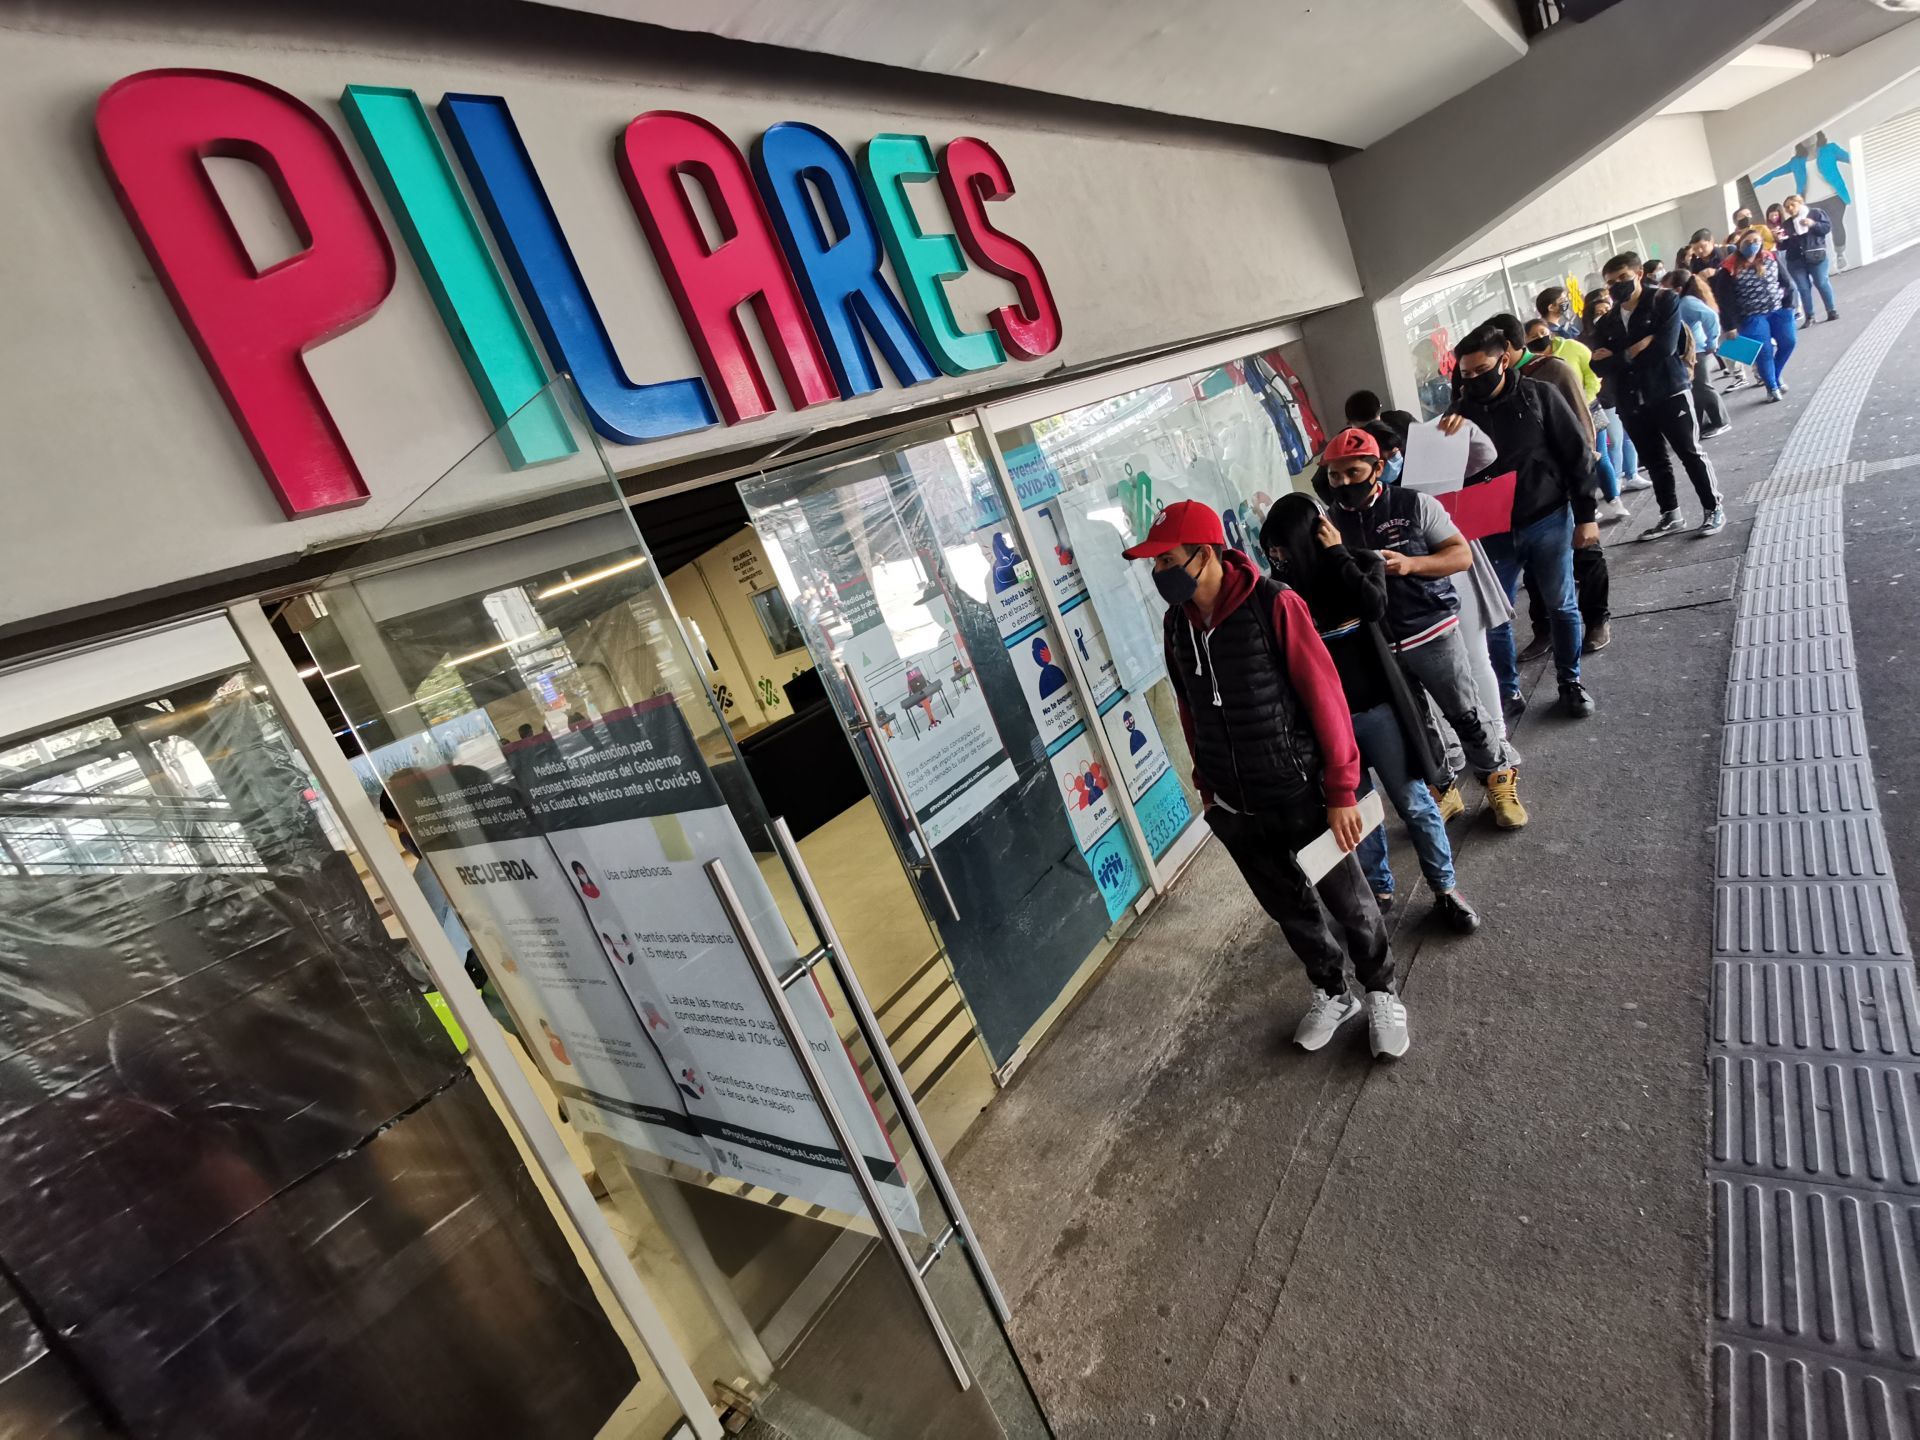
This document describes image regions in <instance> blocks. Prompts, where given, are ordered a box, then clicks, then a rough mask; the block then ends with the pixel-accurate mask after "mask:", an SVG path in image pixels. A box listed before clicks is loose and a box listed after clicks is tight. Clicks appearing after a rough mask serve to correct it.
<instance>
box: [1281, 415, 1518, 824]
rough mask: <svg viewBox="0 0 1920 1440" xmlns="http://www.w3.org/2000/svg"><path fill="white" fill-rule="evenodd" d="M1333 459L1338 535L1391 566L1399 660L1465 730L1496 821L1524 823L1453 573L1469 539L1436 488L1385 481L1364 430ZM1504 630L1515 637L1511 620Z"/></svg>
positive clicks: (1389, 623) (1392, 633)
mask: <svg viewBox="0 0 1920 1440" xmlns="http://www.w3.org/2000/svg"><path fill="white" fill-rule="evenodd" d="M1326 466H1327V485H1328V492H1329V493H1330V494H1331V495H1332V496H1333V499H1334V503H1333V510H1332V515H1333V522H1334V525H1335V527H1336V529H1337V531H1338V533H1339V535H1340V539H1341V542H1342V543H1343V544H1345V545H1346V546H1347V547H1348V548H1349V549H1356V550H1371V551H1374V552H1376V553H1378V554H1379V556H1380V559H1381V563H1382V565H1383V567H1384V569H1385V572H1386V577H1387V580H1386V590H1387V613H1386V622H1385V623H1386V632H1387V638H1388V639H1389V640H1390V641H1391V642H1392V644H1393V648H1394V651H1395V653H1396V654H1397V655H1398V656H1399V659H1400V665H1401V667H1402V668H1403V669H1404V670H1405V671H1406V672H1407V673H1408V674H1409V675H1411V676H1412V677H1413V678H1414V679H1415V680H1417V681H1419V682H1420V685H1421V687H1422V688H1423V689H1425V690H1426V692H1427V693H1428V694H1429V695H1431V696H1432V697H1433V700H1434V703H1435V704H1436V705H1438V706H1439V707H1440V713H1441V714H1442V715H1444V716H1446V717H1447V724H1449V725H1451V726H1452V727H1453V731H1454V733H1455V734H1456V735H1458V736H1459V737H1460V744H1461V747H1462V749H1463V750H1464V751H1465V753H1466V758H1467V760H1468V761H1469V762H1470V763H1471V764H1472V765H1473V768H1474V770H1475V771H1476V772H1477V773H1478V774H1479V776H1480V778H1481V779H1482V780H1483V781H1484V782H1485V783H1486V787H1487V800H1488V803H1489V804H1490V805H1491V806H1492V807H1493V816H1494V821H1495V823H1496V824H1498V825H1499V826H1500V828H1501V829H1503V830H1517V829H1519V828H1520V827H1521V826H1523V825H1525V824H1526V823H1527V811H1526V807H1525V806H1524V805H1522V804H1521V803H1520V773H1519V770H1518V768H1517V767H1518V766H1519V764H1520V755H1519V752H1518V751H1516V750H1515V749H1514V748H1513V745H1512V743H1511V742H1510V741H1509V740H1508V739H1507V732H1506V725H1505V724H1504V722H1503V721H1502V719H1501V717H1499V716H1497V715H1489V714H1487V713H1486V712H1485V711H1484V710H1483V708H1482V702H1481V697H1480V686H1479V682H1478V680H1477V678H1476V676H1475V674H1474V669H1473V666H1472V665H1471V664H1470V663H1469V661H1468V657H1467V647H1466V642H1465V639H1464V638H1463V637H1462V636H1461V633H1460V598H1459V596H1458V595H1457V594H1456V593H1455V590H1454V587H1453V582H1452V579H1451V577H1452V576H1455V575H1458V574H1460V573H1461V572H1462V571H1464V570H1466V569H1468V568H1469V567H1470V566H1471V565H1472V564H1473V552H1472V551H1471V550H1470V549H1469V548H1468V546H1467V542H1466V538H1465V537H1464V536H1462V535H1461V533H1460V531H1459V529H1458V527H1456V526H1455V525H1454V523H1453V520H1452V518H1451V517H1449V516H1448V514H1447V512H1446V511H1445V510H1443V509H1442V508H1441V507H1440V504H1439V502H1438V501H1436V500H1435V499H1434V498H1433V497H1432V496H1431V495H1425V494H1422V493H1421V492H1419V491H1417V490H1408V489H1405V488H1404V487H1402V488H1389V487H1388V486H1386V485H1383V484H1382V483H1381V458H1380V445H1379V442H1378V441H1377V440H1375V439H1374V437H1373V436H1371V435H1369V434H1368V433H1367V432H1366V431H1364V430H1342V431H1341V432H1340V433H1339V434H1338V435H1336V436H1334V437H1333V439H1331V440H1330V441H1328V442H1327V459H1326ZM1278 503H1279V502H1278V501H1276V502H1275V504H1276V505H1277V504H1278ZM1262 534H1263V535H1264V534H1265V532H1264V531H1263V532H1262ZM1507 633H1508V635H1509V637H1511V635H1512V628H1511V627H1510V626H1509V627H1508V631H1507ZM1508 643H1509V645H1511V643H1512V642H1511V639H1509V642H1508Z"/></svg>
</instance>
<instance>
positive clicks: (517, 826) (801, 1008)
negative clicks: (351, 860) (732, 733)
mask: <svg viewBox="0 0 1920 1440" xmlns="http://www.w3.org/2000/svg"><path fill="white" fill-rule="evenodd" d="M388 785H389V788H390V791H391V793H392V795H393V798H394V801H395V803H396V804H397V805H398V806H399V808H400V811H401V814H402V817H403V818H404V819H405V821H406V823H407V825H408V828H409V829H410V830H411V832H412V834H413V836H414V839H415V840H416V842H417V843H418V844H419V846H420V848H421V849H422V851H423V852H424V854H425V856H426V858H427V860H428V861H429V862H430V863H431V864H432V866H433V870H434V874H435V875H436V876H437V877H438V878H439V880H440V882H441V884H442V885H443V886H444V887H445V888H446V891H447V894H448V897H449V898H450V899H451V900H452V902H453V904H454V906H455V908H456V909H457V910H458V911H459V914H460V916H461V919H462V920H463V921H464V922H465V923H466V927H467V931H468V934H469V936H470V937H471V939H472V941H473V944H474V946H475V948H476V949H477V950H478V951H479V952H480V957H481V959H482V961H483V962H484V963H485V965H486V968H487V970H488V973H489V974H490V975H491V976H492V977H493V979H494V981H495V983H496V984H497V985H498V987H499V989H500V990H501V992H502V993H503V995H504V997H505V998H506V1001H507V1004H508V1006H509V1008H510V1009H511V1011H512V1012H513V1014H514V1016H515V1017H516V1019H517V1020H518V1021H519V1023H520V1024H521V1026H522V1028H523V1032H525V1031H526V1027H527V1026H531V1027H532V1029H531V1032H530V1033H523V1035H522V1038H523V1039H524V1040H525V1042H526V1043H527V1045H528V1046H529V1047H530V1048H532V1049H533V1050H534V1051H535V1053H536V1057H537V1059H538V1061H539V1063H540V1064H541V1066H542V1069H543V1070H544V1071H545V1072H546V1074H547V1075H548V1076H549V1077H550V1078H551V1079H552V1081H553V1083H554V1087H555V1089H556V1090H557V1091H558V1092H559V1093H560V1094H561V1095H562V1096H563V1097H565V1099H566V1101H567V1110H568V1114H569V1116H570V1117H571V1118H572V1119H573V1120H574V1121H575V1122H576V1123H578V1124H580V1125H582V1126H584V1127H586V1128H590V1129H597V1130H599V1131H601V1132H602V1133H604V1134H606V1135H608V1136H610V1137H611V1138H613V1139H615V1140H617V1141H620V1142H622V1143H624V1144H627V1145H630V1146H633V1147H635V1148H638V1149H640V1150H644V1151H647V1152H649V1153H652V1154H654V1155H657V1156H660V1157H662V1158H665V1159H669V1160H679V1161H682V1162H684V1163H686V1164H689V1165H694V1166H698V1167H699V1168H701V1169H703V1170H708V1171H711V1172H712V1173H714V1174H717V1175H724V1176H728V1177H730V1178H733V1179H737V1180H742V1181H746V1182H748V1183H750V1184H753V1185H758V1186H763V1187H765V1188H766V1189H768V1190H772V1191H775V1192H778V1193H780V1194H785V1195H791V1196H794V1197H795V1198H798V1199H804V1200H807V1201H810V1202H812V1203H815V1204H820V1205H825V1206H828V1207H829V1208H831V1209H834V1210H838V1211H842V1212H845V1213H849V1214H858V1213H861V1212H862V1211H863V1210H864V1208H865V1206H864V1202H863V1199H862V1197H861V1195H860V1193H859V1190H858V1188H857V1187H856V1186H855V1185H854V1183H853V1179H852V1177H851V1176H850V1175H849V1174H848V1173H847V1169H846V1165H845V1162H844V1157H843V1156H842V1154H841V1151H840V1149H839V1147H838V1145H837V1144H836V1143H835V1140H834V1137H833V1134H832V1132H831V1130H830V1129H829V1128H828V1125H827V1122H826V1119H825V1117H824V1116H823V1115H822V1114H821V1112H820V1109H819V1106H818V1104H817V1103H816V1101H815V1099H814V1096H813V1094H812V1091H811V1090H810V1088H809V1087H808V1084H807V1080H806V1077H805V1075H804V1074H803V1073H802V1072H801V1069H800V1066H799V1064H798V1062H797V1060H796V1059H795V1057H794V1055H793V1054H792V1052H791V1051H790V1049H789V1048H788V1045H787V1041H786V1037H785V1035H784V1033H783V1032H782V1031H781V1029H780V1026H779V1022H778V1021H777V1020H776V1019H775V1017H774V1013H773V1010H772V1007H771V1006H770V1005H769V1004H768V1002H767V999H766V996H765V994H764V992H763V991H762V989H761V987H760V984H759V981H758V980H757V978H756V977H755V974H754V971H753V968H752V964H751V962H750V961H749V959H748V957H747V955H746V953H745V952H744V951H743V950H742V949H741V946H740V942H739V939H738V937H737V936H736V935H735V934H734V932H733V929H732V927H731V926H730V925H729V923H728V920H727V915H726V912H725V911H724V909H723V908H722V907H721V904H720V901H719V898H718V897H717V896H716V895H715V894H714V891H713V888H712V885H711V884H710V882H709V880H708V877H707V875H706V873H705V869H704V867H705V865H706V864H707V862H708V861H711V860H715V859H718V860H720V861H722V862H723V864H724V865H725V867H726V871H727V874H728V877H729V879H730V880H731V881H732V883H733V886H734V888H735V890H736V892H737V893H738V894H739V896H740V899H741V903H742V905H743V906H744V908H745V910H746V911H747V914H748V916H749V918H750V920H751V923H752V925H753V927H754V930H755V933H756V934H757V935H758V937H759V939H760V942H761V944H762V946H763V948H764V949H765V950H766V951H767V952H769V955H770V958H771V959H772V961H773V964H774V968H775V971H776V973H781V974H784V973H785V972H787V971H789V970H790V969H791V968H792V966H793V964H794V963H795V961H796V960H797V959H798V958H799V957H798V951H797V947H796V946H795V945H794V943H793V940H792V937H791V935H790V934H789V933H788V931H787V928H786V925H785V923H784V921H783V920H782V919H781V916H780V913H779V910H778V907H777V905H776V903H775V901H774V898H773V895H772V893H771V892H770V891H769V890H768V888H767V886H766V883H765V881H764V880H763V879H762V878H761V874H760V870H759V868H758V866H757V865H756V864H755V862H754V857H753V854H752V852H751V851H750V850H749V849H748V848H747V845H746V842H745V840H744V838H743V837H742V836H741V834H740V830H739V827H738V825H737V824H736V823H735V821H734V818H733V815H732V813H731V812H730V811H729V810H728V809H727V806H726V803H725V800H724V799H723V797H722V795H721V793H720V790H719V786H718V784H717V782H716V781H715V779H714V776H713V773H712V772H711V771H710V770H709V769H708V767H707V765H706V763H705V761H704V760H703V759H702V757H701V755H700V753H699V750H698V748H697V746H696V745H695V742H694V739H693V736H692V734H691V732H690V731H689V730H688V729H687V726H686V723H685V721H684V720H683V718H682V717H681V714H680V711H679V709H678V708H677V707H676V706H675V705H674V704H673V702H672V699H671V697H667V696H662V697H660V698H658V699H656V700H653V701H650V702H648V703H645V704H642V705H637V706H634V707H632V708H630V709H627V710H624V711H619V712H616V713H614V714H611V715H606V716H603V717H602V718H601V719H600V720H599V721H597V722H594V723H590V724H582V725H579V726H577V727H575V728H573V729H571V730H568V731H566V732H564V733H562V734H559V735H557V736H555V735H549V734H545V733H541V734H537V735H535V736H532V737H530V738H528V739H525V740H521V741H519V742H517V743H515V744H512V745H510V746H508V747H506V749H505V751H503V753H502V757H501V764H500V766H499V767H498V769H497V770H495V769H493V768H491V767H488V768H483V767H481V766H478V765H454V766H451V767H439V768H436V769H409V770H401V771H397V772H395V773H394V774H392V775H391V776H390V777H389V779H388ZM787 995H788V998H789V1001H790V1003H791V1004H792V1006H793V1008H794V1010H795V1012H796V1014H797V1016H798V1018H799V1021H800V1025H801V1027H802V1030H803V1031H804V1033H805V1035H806V1037H807V1042H808V1044H809V1045H810V1046H811V1048H812V1049H813V1051H814V1054H815V1056H816V1057H817V1059H818V1060H819V1062H820V1065H821V1067H822V1069H823V1070H824V1071H825V1072H826V1076H827V1081H828V1084H829V1086H830V1087H831V1089H832V1093H833V1096H834V1099H835V1102H836V1103H837V1104H838V1105H839V1107H840V1109H841V1111H842V1112H843V1113H844V1114H845V1115H846V1116H847V1118H848V1120H849V1121H850V1122H851V1124H852V1125H853V1127H854V1131H855V1134H856V1136H857V1138H858V1142H859V1147H860V1150H861V1154H862V1158H863V1161H864V1163H865V1164H866V1166H867V1168H868V1170H869V1171H870V1172H871V1173H872V1174H873V1175H874V1177H875V1178H876V1179H877V1180H878V1181H879V1182H880V1186H881V1193H882V1194H883V1196H885V1198H886V1201H887V1204H888V1206H889V1209H890V1210H891V1211H892V1213H893V1216H894V1219H895V1220H896V1221H897V1222H898V1223H899V1224H900V1225H901V1226H902V1227H903V1228H907V1229H913V1230H918V1229H919V1228H920V1221H919V1216H918V1213H917V1209H916V1207H915V1204H914V1200H913V1196H912V1193H911V1192H910V1190H909V1189H908V1187H907V1185H906V1183H905V1182H904V1179H903V1177H902V1175H901V1173H900V1168H899V1162H898V1157H897V1156H896V1155H895V1153H894V1150H893V1147H892V1144H891V1142H890V1141H889V1139H888V1136H887V1132H886V1129H885V1127H884V1126H883V1125H882V1124H881V1122H880V1120H879V1118H878V1116H877V1115H876V1114H875V1112H874V1109H873V1105H872V1102H871V1100H870V1099H869V1097H868V1095H867V1092H866V1089H865V1087H864V1085H863V1084H862V1083H861V1079H860V1076H859V1073H858V1071H857V1070H856V1069H855V1067H854V1065H853V1062H852V1061H851V1059H850V1058H849V1057H848V1055H847V1052H846V1048H845V1046H844V1045H843V1044H842V1043H841V1040H840V1037H839V1035H838V1033H837V1032H836V1031H835V1029H834V1025H833V1020H832V1017H831V1016H830V1014H829V1013H828V1010H827V1007H826V1002H825V1000H824V999H823V997H822V996H821V994H820V992H819V990H818V988H817V987H816V986H815V985H814V984H813V983H812V982H811V981H810V980H803V981H801V982H800V983H798V984H796V985H794V986H792V987H791V988H790V989H789V990H788V991H787Z"/></svg>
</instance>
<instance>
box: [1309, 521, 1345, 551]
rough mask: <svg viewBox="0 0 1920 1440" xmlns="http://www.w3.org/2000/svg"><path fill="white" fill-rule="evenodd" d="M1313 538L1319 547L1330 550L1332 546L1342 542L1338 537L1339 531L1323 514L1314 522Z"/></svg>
mask: <svg viewBox="0 0 1920 1440" xmlns="http://www.w3.org/2000/svg"><path fill="white" fill-rule="evenodd" d="M1313 538H1314V539H1316V540H1318V541H1319V542H1320V546H1321V548H1322V549H1325V550H1331V549H1333V547H1334V546H1336V545H1339V544H1343V543H1344V542H1343V541H1342V540H1341V539H1340V532H1339V530H1338V529H1336V528H1335V526H1334V523H1333V521H1331V520H1329V519H1328V518H1327V517H1326V516H1324V515H1322V516H1321V517H1320V518H1319V520H1318V521H1316V522H1315V523H1314V527H1313Z"/></svg>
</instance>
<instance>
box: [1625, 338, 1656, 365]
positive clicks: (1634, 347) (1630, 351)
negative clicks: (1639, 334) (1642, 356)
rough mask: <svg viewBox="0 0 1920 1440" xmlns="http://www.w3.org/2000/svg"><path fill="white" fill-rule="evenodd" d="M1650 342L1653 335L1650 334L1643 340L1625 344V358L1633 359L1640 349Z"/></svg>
mask: <svg viewBox="0 0 1920 1440" xmlns="http://www.w3.org/2000/svg"><path fill="white" fill-rule="evenodd" d="M1652 343H1653V337H1652V336H1651V335H1649V336H1647V338H1646V339H1644V340H1636V341H1634V342H1633V344H1631V345H1629V346H1627V359H1629V360H1631V359H1633V358H1634V357H1635V356H1636V355H1638V354H1639V353H1640V352H1641V351H1642V350H1644V349H1646V348H1647V346H1649V345H1651V344H1652Z"/></svg>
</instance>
